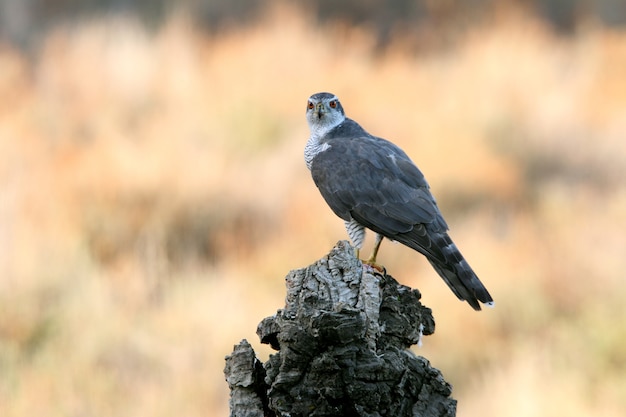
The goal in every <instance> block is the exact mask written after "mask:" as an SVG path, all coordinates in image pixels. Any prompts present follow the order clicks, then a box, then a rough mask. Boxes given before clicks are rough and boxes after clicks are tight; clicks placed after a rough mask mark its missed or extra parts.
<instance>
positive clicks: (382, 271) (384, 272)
mask: <svg viewBox="0 0 626 417" xmlns="http://www.w3.org/2000/svg"><path fill="white" fill-rule="evenodd" d="M361 263H362V264H363V267H367V268H371V269H373V270H375V271H377V272H378V273H380V274H382V275H387V270H386V269H385V267H384V266H382V265H379V264H377V263H376V262H374V261H372V260H371V259H368V260H366V261H361Z"/></svg>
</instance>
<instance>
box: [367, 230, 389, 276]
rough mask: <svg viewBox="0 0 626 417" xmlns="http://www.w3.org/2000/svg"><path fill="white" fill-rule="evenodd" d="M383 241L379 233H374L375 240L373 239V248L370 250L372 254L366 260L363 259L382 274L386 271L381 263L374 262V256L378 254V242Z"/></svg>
mask: <svg viewBox="0 0 626 417" xmlns="http://www.w3.org/2000/svg"><path fill="white" fill-rule="evenodd" d="M382 241H383V235H379V234H378V233H377V234H376V240H375V241H374V249H373V250H372V256H370V257H369V259H368V260H367V261H365V263H366V264H367V265H369V266H371V267H372V268H374V269H376V270H378V271H380V272H382V273H383V274H385V273H386V271H385V267H384V266H382V265H378V264H377V263H376V256H377V255H378V249H379V248H380V244H381V242H382Z"/></svg>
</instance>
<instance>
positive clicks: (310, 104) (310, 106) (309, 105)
mask: <svg viewBox="0 0 626 417" xmlns="http://www.w3.org/2000/svg"><path fill="white" fill-rule="evenodd" d="M306 107H307V108H308V109H309V110H313V109H314V108H315V105H313V103H311V102H310V101H309V104H307V105H306Z"/></svg>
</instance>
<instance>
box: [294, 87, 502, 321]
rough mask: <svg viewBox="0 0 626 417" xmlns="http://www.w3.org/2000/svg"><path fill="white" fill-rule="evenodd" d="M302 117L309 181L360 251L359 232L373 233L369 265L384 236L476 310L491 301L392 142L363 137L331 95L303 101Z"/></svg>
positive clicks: (419, 176)
mask: <svg viewBox="0 0 626 417" xmlns="http://www.w3.org/2000/svg"><path fill="white" fill-rule="evenodd" d="M306 118H307V121H308V124H309V128H310V130H311V136H310V138H309V140H308V142H307V144H306V146H305V148H304V159H305V161H306V165H307V167H308V168H309V169H310V170H311V175H312V176H313V181H314V182H315V185H317V188H319V190H320V192H321V194H322V196H323V197H324V200H326V203H327V204H328V205H329V206H330V208H331V209H332V210H333V212H334V213H335V214H336V215H337V216H339V217H340V218H342V219H343V220H344V222H345V225H346V229H347V231H348V235H349V236H350V240H351V241H352V244H353V245H354V246H355V248H356V252H357V256H358V252H359V250H360V249H361V247H362V246H363V241H364V240H365V229H370V230H372V231H373V232H375V233H376V240H375V244H374V250H373V253H372V256H371V257H370V258H369V259H368V260H367V261H366V263H368V264H371V265H375V262H376V255H377V252H378V248H379V246H380V243H381V241H382V240H383V237H386V238H388V239H391V240H393V241H396V242H400V243H402V244H404V245H406V246H408V247H410V248H412V249H414V250H416V251H418V252H419V253H421V254H422V255H424V256H425V257H426V259H428V261H429V262H430V264H431V265H432V266H433V268H434V269H435V271H437V273H439V275H440V276H441V278H443V280H444V281H445V282H446V284H448V286H449V287H450V289H451V290H452V292H454V294H455V295H456V296H457V297H458V298H459V299H460V300H464V301H467V302H468V303H469V305H471V306H472V307H473V308H474V309H475V310H480V304H479V303H478V302H479V301H480V302H482V303H484V304H486V305H488V306H493V299H492V298H491V295H490V294H489V292H488V291H487V289H486V288H485V286H484V285H483V284H482V283H481V282H480V280H479V279H478V277H477V276H476V274H475V273H474V271H473V270H472V268H471V267H470V266H469V264H468V263H467V261H466V260H465V258H463V255H461V252H460V251H459V249H458V248H457V246H456V245H455V244H454V242H453V241H452V239H450V236H448V233H447V231H448V225H447V224H446V221H445V220H444V219H443V216H442V215H441V212H440V211H439V208H438V207H437V203H436V202H435V198H434V197H433V196H432V194H431V193H430V190H429V188H430V187H429V185H428V183H427V182H426V180H425V179H424V175H423V174H422V172H421V171H420V170H419V169H418V168H417V166H416V165H415V164H414V163H413V161H411V159H410V158H409V157H408V156H407V154H406V153H404V151H403V150H402V149H400V148H399V147H398V146H396V145H394V144H393V143H391V142H389V141H387V140H385V139H382V138H379V137H376V136H373V135H371V134H369V133H368V132H366V131H365V130H364V129H363V128H362V127H361V126H360V125H359V124H358V123H356V122H355V121H354V120H351V119H349V118H347V117H346V115H345V112H344V110H343V107H342V105H341V103H340V102H339V99H338V98H337V96H335V95H334V94H331V93H317V94H313V95H312V96H311V97H309V100H308V102H307V108H306Z"/></svg>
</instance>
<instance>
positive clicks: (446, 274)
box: [412, 229, 493, 310]
mask: <svg viewBox="0 0 626 417" xmlns="http://www.w3.org/2000/svg"><path fill="white" fill-rule="evenodd" d="M424 237H426V238H427V239H428V244H427V245H420V246H421V248H420V247H415V249H417V250H418V251H420V252H422V253H423V254H424V255H426V258H427V259H428V261H429V262H430V264H431V265H432V266H433V268H435V271H437V273H438V274H439V275H440V276H441V278H443V280H444V281H445V282H446V284H448V286H449V287H450V289H451V290H452V292H454V294H455V295H456V296H457V297H458V298H459V299H461V300H464V301H467V302H468V303H469V305H471V306H472V308H473V309H474V310H480V309H481V308H480V304H479V302H481V303H484V304H486V305H488V306H493V298H491V295H490V294H489V291H487V289H486V288H485V286H484V285H483V283H482V282H480V279H478V276H476V274H475V273H474V271H473V270H472V268H471V267H470V266H469V264H468V263H467V261H466V260H465V258H464V257H463V255H462V254H461V252H460V251H459V248H458V247H457V246H456V245H455V244H454V242H453V241H452V239H450V236H449V235H448V234H447V233H445V232H441V231H433V230H428V229H426V234H425V236H424ZM412 243H418V242H415V241H414V242H412ZM420 243H424V240H422V242H420ZM416 246H417V245H416ZM424 246H426V250H424ZM420 249H421V250H420Z"/></svg>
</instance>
